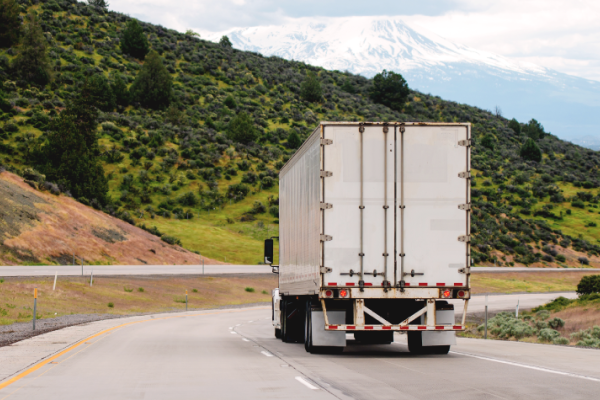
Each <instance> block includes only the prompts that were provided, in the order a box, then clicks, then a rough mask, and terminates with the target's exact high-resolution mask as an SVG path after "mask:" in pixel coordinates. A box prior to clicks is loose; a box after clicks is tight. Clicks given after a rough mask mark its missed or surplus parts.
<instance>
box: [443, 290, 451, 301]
mask: <svg viewBox="0 0 600 400" xmlns="http://www.w3.org/2000/svg"><path fill="white" fill-rule="evenodd" d="M451 297H452V290H450V289H445V290H442V298H444V299H449V298H451Z"/></svg>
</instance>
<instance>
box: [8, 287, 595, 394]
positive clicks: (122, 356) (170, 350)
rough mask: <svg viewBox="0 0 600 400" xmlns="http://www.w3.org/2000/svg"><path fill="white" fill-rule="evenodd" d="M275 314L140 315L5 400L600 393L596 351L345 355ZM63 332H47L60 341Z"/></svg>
mask: <svg viewBox="0 0 600 400" xmlns="http://www.w3.org/2000/svg"><path fill="white" fill-rule="evenodd" d="M499 297H503V296H494V297H491V296H490V304H491V307H490V308H491V309H492V310H495V299H496V298H499ZM270 314H271V312H270V309H269V308H267V307H260V308H252V309H238V310H214V311H205V312H189V313H180V314H172V315H167V316H165V315H162V316H161V315H157V316H154V317H145V318H146V319H145V320H140V319H139V317H138V319H136V320H135V321H134V322H133V323H129V324H127V325H125V326H121V327H116V328H114V329H112V330H110V331H108V332H105V333H100V334H97V335H96V336H94V337H91V338H89V339H87V340H83V341H81V342H80V343H81V344H80V345H79V346H78V347H75V348H72V350H70V351H69V350H66V351H64V350H63V352H62V353H61V352H58V353H57V354H56V356H55V357H54V358H48V359H46V361H45V362H44V363H45V364H44V363H42V364H37V365H33V366H31V367H27V368H26V369H25V370H24V371H25V372H28V374H27V375H25V376H22V377H21V378H20V379H16V380H13V381H12V383H11V384H9V385H6V383H7V382H11V381H10V380H7V379H5V380H4V381H2V382H0V399H1V400H5V399H10V400H13V399H28V400H29V399H38V398H43V399H61V400H64V399H80V398H85V399H109V398H110V399H142V398H143V399H235V400H239V399H244V400H247V399H461V400H466V399H548V398H553V399H567V398H568V399H588V400H589V399H593V398H597V396H598V392H599V391H600V362H599V361H598V359H599V357H600V351H598V350H591V349H579V348H568V347H563V346H550V345H540V344H527V343H516V342H503V341H492V340H488V341H484V340H476V339H459V340H458V344H457V345H456V346H453V348H452V350H451V353H450V354H448V355H429V356H414V355H411V354H410V353H408V350H407V347H406V345H405V341H404V336H403V335H397V338H396V342H395V343H393V344H391V345H360V344H358V343H355V342H354V341H352V340H349V342H348V347H347V348H346V350H345V351H344V353H342V354H338V355H314V354H308V353H306V352H305V350H304V346H303V345H302V344H289V343H282V342H281V341H280V340H277V339H275V338H274V337H273V328H272V326H271V325H270ZM106 323H107V322H106V321H103V322H101V323H99V324H106ZM111 323H114V325H115V326H117V325H120V324H123V321H119V322H111ZM103 326H104V327H105V326H106V325H103ZM79 329H88V331H89V329H90V326H87V327H82V328H79ZM102 329H104V328H102ZM60 334H61V333H60V332H53V333H51V334H48V335H54V336H52V339H50V340H52V341H53V342H52V343H61V342H54V341H56V340H59V339H58V336H57V335H60ZM64 335H66V333H64ZM86 335H89V333H87V334H86ZM43 336H45V335H42V336H39V337H38V338H37V339H36V338H34V339H30V340H32V342H31V345H30V346H29V345H28V344H27V343H25V342H26V341H25V342H22V343H23V344H22V345H21V348H19V346H16V347H14V348H11V347H13V346H9V347H8V348H2V349H0V350H4V349H6V351H4V352H3V351H0V365H5V366H6V365H8V364H10V362H14V361H15V360H16V358H18V356H19V354H24V355H25V354H30V353H31V352H32V351H35V346H37V347H38V348H39V347H40V346H41V340H43ZM36 340H37V341H36ZM62 343H67V341H65V342H62ZM69 345H70V344H67V346H69ZM28 346H29V347H28ZM62 346H64V345H62ZM68 348H69V347H67V349H68ZM19 351H20V352H21V353H19ZM3 357H4V358H3ZM11 360H12V361H11ZM1 368H2V367H0V369H1Z"/></svg>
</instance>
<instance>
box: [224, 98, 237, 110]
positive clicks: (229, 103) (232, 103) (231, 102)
mask: <svg viewBox="0 0 600 400" xmlns="http://www.w3.org/2000/svg"><path fill="white" fill-rule="evenodd" d="M223 104H224V105H225V106H226V107H228V108H231V109H232V110H233V109H234V108H236V107H237V104H236V102H235V100H234V98H233V97H232V96H231V95H229V96H227V97H226V98H225V101H223Z"/></svg>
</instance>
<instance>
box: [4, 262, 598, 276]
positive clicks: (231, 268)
mask: <svg viewBox="0 0 600 400" xmlns="http://www.w3.org/2000/svg"><path fill="white" fill-rule="evenodd" d="M82 269H83V275H86V276H89V275H90V273H91V272H92V271H93V272H94V275H103V276H107V275H110V276H117V275H202V274H203V273H204V274H206V275H220V274H267V273H271V268H270V267H268V266H266V265H232V264H223V265H205V266H204V268H203V267H202V265H84V266H83V268H82V267H81V265H59V266H56V265H42V266H29V265H27V266H0V277H8V276H54V274H55V273H57V274H58V275H59V276H76V275H82ZM574 271H585V272H598V271H600V269H593V268H519V267H516V268H507V267H497V268H496V267H476V268H471V272H472V273H474V274H478V273H484V272H574Z"/></svg>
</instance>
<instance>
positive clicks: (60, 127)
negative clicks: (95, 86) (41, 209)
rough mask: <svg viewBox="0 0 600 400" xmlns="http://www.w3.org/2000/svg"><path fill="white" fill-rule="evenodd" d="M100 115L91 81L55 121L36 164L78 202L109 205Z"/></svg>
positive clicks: (39, 151) (36, 154) (37, 151)
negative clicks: (100, 147) (80, 200)
mask: <svg viewBox="0 0 600 400" xmlns="http://www.w3.org/2000/svg"><path fill="white" fill-rule="evenodd" d="M97 117H98V111H97V109H96V106H95V100H94V97H93V95H92V88H91V86H90V83H89V81H88V82H86V83H85V84H84V86H83V89H82V91H81V94H80V95H79V97H78V98H76V99H75V100H74V101H73V102H72V103H70V104H69V105H68V106H67V109H66V110H64V111H63V112H62V113H60V115H59V116H58V117H57V118H55V119H54V120H53V121H52V123H51V126H50V131H49V132H48V133H47V134H46V135H45V144H44V146H43V147H41V148H38V149H37V150H36V151H34V155H33V163H34V165H36V168H37V169H38V170H39V171H40V172H42V173H43V174H45V175H46V177H47V179H48V180H49V181H54V182H58V183H59V184H62V185H64V186H66V188H67V189H68V190H69V191H70V192H71V194H72V195H73V196H74V197H75V198H82V197H83V198H86V199H88V200H93V199H96V201H98V202H99V203H100V204H106V202H107V193H108V181H107V179H106V177H105V176H104V169H103V168H102V163H101V162H100V158H99V155H100V151H99V148H98V138H97V136H96V128H97V125H98V123H97Z"/></svg>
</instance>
